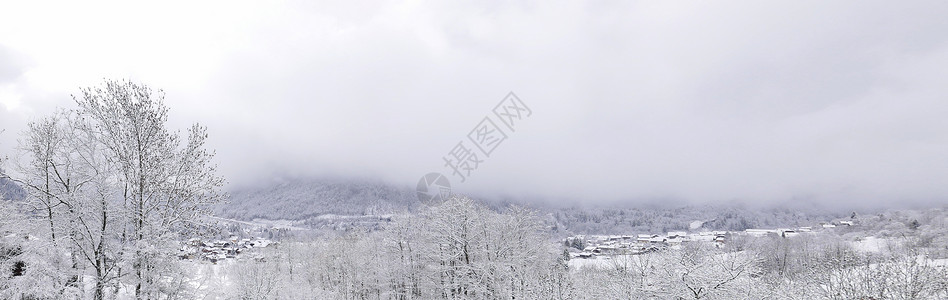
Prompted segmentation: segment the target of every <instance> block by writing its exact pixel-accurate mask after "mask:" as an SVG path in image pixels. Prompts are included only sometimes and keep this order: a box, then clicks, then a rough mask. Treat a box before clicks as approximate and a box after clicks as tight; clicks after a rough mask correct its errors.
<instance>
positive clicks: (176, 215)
mask: <svg viewBox="0 0 948 300" xmlns="http://www.w3.org/2000/svg"><path fill="white" fill-rule="evenodd" d="M74 99H75V100H76V103H77V104H78V105H79V109H78V110H76V112H77V114H78V115H80V116H81V117H82V118H83V120H84V122H81V123H79V125H81V128H80V129H81V131H83V132H85V133H86V134H87V135H88V136H89V137H90V138H91V139H92V140H91V141H90V142H93V143H96V144H98V145H101V146H102V148H103V149H104V155H105V159H106V161H107V164H108V165H111V166H113V168H111V169H112V170H114V171H115V172H114V174H112V175H113V176H110V177H111V178H112V179H114V181H115V187H116V189H114V190H111V191H109V192H108V193H102V196H103V197H112V196H116V197H117V198H119V199H120V201H121V206H120V207H121V210H120V212H121V213H122V214H123V221H124V222H123V225H124V226H120V227H117V228H116V229H117V230H120V235H121V237H122V239H121V242H122V243H123V245H124V246H125V248H127V250H128V251H126V252H125V253H126V254H130V255H131V257H129V259H130V261H131V265H130V267H131V274H132V275H133V277H132V281H133V284H134V286H135V295H136V296H137V297H138V298H142V299H156V298H159V297H160V295H161V294H163V293H164V292H163V291H162V286H161V284H162V282H163V281H162V276H163V275H164V276H168V275H171V274H174V273H175V272H174V271H171V270H169V269H168V267H169V266H171V265H173V261H169V260H170V259H172V258H171V257H172V255H171V254H173V253H169V251H173V250H174V247H173V246H174V244H173V243H174V241H175V240H176V239H177V238H178V237H179V236H178V234H179V233H180V232H181V231H182V229H184V228H188V227H190V226H191V222H193V221H195V220H196V219H197V218H198V217H200V216H202V215H204V214H206V213H207V212H208V209H209V206H210V205H211V204H214V203H217V202H219V201H220V200H222V199H223V194H222V193H221V192H220V187H221V186H222V185H223V179H222V178H221V177H219V176H218V175H217V172H216V166H215V165H214V164H213V163H212V161H211V159H212V158H213V156H214V154H213V152H209V151H208V150H207V149H205V142H206V139H207V133H206V128H204V127H202V126H200V125H197V124H195V125H194V126H192V127H191V128H190V129H189V131H188V139H187V141H186V142H184V143H182V139H181V137H179V136H178V134H177V133H176V132H172V131H171V130H170V129H169V128H168V127H167V124H166V123H167V121H168V108H167V107H166V106H165V104H164V93H163V92H162V91H153V90H152V89H151V88H149V87H147V86H145V85H141V84H137V83H132V82H124V81H106V82H105V84H104V85H103V86H101V87H95V88H86V89H83V90H82V95H81V96H79V97H74Z"/></svg>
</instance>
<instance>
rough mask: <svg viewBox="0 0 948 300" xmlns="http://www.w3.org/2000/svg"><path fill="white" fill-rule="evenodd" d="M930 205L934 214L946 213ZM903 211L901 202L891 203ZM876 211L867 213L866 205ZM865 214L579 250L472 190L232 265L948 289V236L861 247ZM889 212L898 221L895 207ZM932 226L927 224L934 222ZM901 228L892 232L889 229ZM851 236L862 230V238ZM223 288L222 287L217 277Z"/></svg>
mask: <svg viewBox="0 0 948 300" xmlns="http://www.w3.org/2000/svg"><path fill="white" fill-rule="evenodd" d="M939 211H940V210H936V212H924V213H921V214H923V215H928V216H930V217H931V218H926V219H924V220H925V222H935V220H941V221H937V222H944V219H945V217H946V215H945V214H943V213H941V214H939V213H937V212H939ZM890 214H895V213H890ZM908 215H914V213H908ZM862 218H864V219H865V218H866V217H862ZM860 222H866V223H869V224H867V227H864V228H867V229H869V230H870V231H868V232H861V234H862V235H861V236H857V235H856V234H857V230H858V228H859V226H855V227H852V228H840V230H833V231H824V232H820V233H818V234H811V235H801V236H797V237H793V238H782V237H778V236H769V237H760V238H754V237H749V236H741V235H732V236H731V240H729V241H728V242H727V244H726V245H724V246H723V247H719V246H715V245H714V244H713V243H702V242H693V243H685V244H683V245H682V247H681V248H673V249H668V250H662V251H656V252H650V253H646V254H641V255H634V256H613V257H612V258H611V259H606V260H602V259H600V260H593V259H575V261H570V258H569V255H568V253H567V252H566V249H564V248H563V246H562V243H561V242H557V239H555V238H553V236H554V235H553V234H551V231H550V229H551V228H550V227H549V226H548V225H547V223H546V222H544V221H543V220H542V218H539V217H537V215H536V214H535V213H533V212H531V211H530V210H524V209H517V208H510V209H509V210H506V211H501V212H498V211H496V210H494V209H490V208H488V207H487V206H485V205H484V204H482V203H480V202H476V201H473V200H471V199H468V198H455V199H451V200H449V201H446V202H444V203H441V204H439V205H432V206H427V207H423V208H421V209H420V212H419V213H418V214H417V215H404V216H401V217H398V218H396V220H395V221H394V223H393V224H392V225H391V227H389V228H386V229H385V230H382V231H373V232H364V233H357V234H349V235H345V236H342V237H338V238H330V239H325V240H317V241H309V242H285V243H283V244H282V245H281V246H280V247H279V248H277V249H272V252H270V253H269V254H268V255H269V256H268V257H267V258H266V259H265V260H262V261H248V262H242V263H237V264H234V265H232V266H231V267H229V268H228V269H227V271H226V272H225V273H226V275H224V276H227V278H230V279H231V280H233V282H232V284H233V287H234V288H233V289H232V290H230V291H228V292H227V293H225V294H223V295H221V296H223V297H225V298H227V297H232V298H242V299H326V298H328V299H944V298H945V297H948V269H946V262H948V253H946V251H945V249H948V248H946V246H948V244H943V243H941V242H940V241H941V240H937V239H936V241H938V242H937V243H935V242H933V243H929V244H928V245H927V246H922V245H921V244H920V243H919V241H920V240H923V239H925V236H926V235H927V234H926V233H924V230H925V229H931V228H934V227H936V226H942V225H943V224H942V223H937V222H935V223H927V224H925V225H921V226H919V227H918V228H917V229H915V230H911V229H907V230H908V231H904V232H901V233H900V234H901V237H900V238H899V239H887V240H885V241H886V243H885V246H884V247H882V248H883V249H876V250H872V251H866V250H865V249H859V247H854V242H855V244H858V240H860V239H863V238H866V237H868V236H872V235H874V234H876V233H884V231H875V228H877V226H881V227H886V226H885V225H882V224H875V223H874V222H875V221H874V220H869V219H865V220H860ZM879 222H897V223H901V221H900V220H899V219H884V220H880V221H879ZM926 226H928V227H926ZM889 233H891V232H889ZM848 238H854V239H852V240H850V239H848ZM211 289H213V288H211Z"/></svg>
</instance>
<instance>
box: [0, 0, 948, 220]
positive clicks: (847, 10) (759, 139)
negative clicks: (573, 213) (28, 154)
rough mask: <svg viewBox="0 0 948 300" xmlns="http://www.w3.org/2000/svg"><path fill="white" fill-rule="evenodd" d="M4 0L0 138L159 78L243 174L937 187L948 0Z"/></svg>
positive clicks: (914, 193)
mask: <svg viewBox="0 0 948 300" xmlns="http://www.w3.org/2000/svg"><path fill="white" fill-rule="evenodd" d="M260 2H261V1H248V2H241V1H222V2H217V3H214V2H208V1H180V2H179V1H162V2H158V3H148V4H131V3H129V2H127V1H115V2H102V3H91V4H89V3H82V4H80V3H74V2H63V3H46V2H45V1H5V0H4V1H2V2H0V3H2V4H0V128H4V129H6V130H7V131H6V132H5V133H3V134H0V153H3V154H7V155H10V154H12V151H13V148H14V146H15V144H16V138H17V137H16V136H17V134H18V133H19V132H20V131H22V130H23V128H24V126H25V124H26V122H28V121H29V120H31V119H33V118H37V117H39V116H43V115H45V114H48V113H49V112H50V111H51V110H52V109H53V108H54V107H57V106H60V107H73V104H72V102H71V98H70V96H69V95H70V94H73V93H77V91H78V89H79V87H84V86H90V85H95V84H98V83H100V82H101V81H102V78H114V79H122V78H126V79H131V80H134V81H138V82H142V83H145V84H148V85H150V86H152V87H155V88H162V89H164V90H165V92H166V94H167V99H166V103H167V105H168V106H169V107H170V108H171V123H172V124H171V125H172V126H173V127H174V128H185V127H186V126H187V125H188V124H191V123H193V122H199V123H202V124H204V125H207V126H208V127H209V132H210V134H211V141H210V142H211V146H212V147H213V148H214V149H216V150H217V153H218V156H217V157H218V162H219V164H220V169H221V170H222V172H223V173H224V174H223V175H225V176H226V177H227V178H228V179H229V180H230V181H231V183H232V185H242V184H246V183H250V182H254V181H259V180H269V178H272V177H273V176H275V175H279V174H282V176H346V177H363V178H379V179H383V180H386V181H388V182H391V183H396V184H402V185H406V186H409V185H411V186H414V184H415V183H416V182H417V181H418V179H419V178H420V177H421V176H422V175H424V174H425V173H428V172H441V173H444V174H448V175H450V173H451V170H450V169H449V168H446V167H445V166H444V161H443V159H442V157H445V156H448V155H449V152H450V151H451V150H452V148H453V147H454V146H455V145H456V144H457V143H458V142H459V141H462V140H465V139H466V138H467V134H468V133H469V132H470V131H471V130H472V129H473V128H474V127H475V126H476V125H478V123H479V122H480V121H481V120H482V119H483V118H484V117H485V116H488V115H490V114H491V110H492V108H494V106H495V105H496V104H497V103H498V102H499V101H500V100H501V99H503V98H504V96H505V95H506V94H507V93H508V92H510V91H513V92H515V93H516V94H517V95H518V96H519V97H520V99H522V100H523V102H524V103H526V105H527V106H529V108H530V109H531V110H532V114H531V115H530V117H527V118H526V119H524V120H522V122H520V123H518V124H517V125H516V128H515V129H516V132H512V133H510V135H509V136H508V139H507V140H504V141H503V142H502V143H501V144H500V145H499V146H498V147H497V148H496V149H495V151H494V152H493V153H492V154H491V156H490V157H488V158H483V157H482V158H483V160H484V161H483V162H482V163H480V164H479V166H478V168H477V170H474V171H473V172H472V173H471V176H470V177H469V178H468V179H467V180H466V181H465V182H463V183H462V182H460V179H459V178H458V177H455V176H452V177H449V179H450V180H451V183H452V185H453V186H454V188H455V190H456V191H460V192H468V193H499V194H506V195H513V196H524V197H526V196H531V197H555V198H568V199H573V201H630V202H631V201H643V200H648V199H653V200H654V199H678V200H683V201H698V202H703V201H733V200H737V201H746V202H767V203H771V202H788V201H799V200H811V201H824V202H832V203H861V204H866V203H875V204H895V203H910V202H919V203H939V204H941V203H948V17H946V16H948V2H945V1H910V2H897V3H896V2H880V1H784V2H770V1H766V2H764V1H744V2H727V1H714V2H692V3H687V4H688V5H684V4H685V3H681V2H671V1H662V2H659V1H652V2H626V1H616V2H610V1H595V2H589V3H586V4H584V2H581V1H536V2H534V1H502V2H491V1H468V2H451V3H450V4H441V3H437V2H436V3H429V2H422V1H406V2H392V1H389V2H382V1H339V2H335V3H333V2H325V3H315V2H312V1H270V2H267V3H260Z"/></svg>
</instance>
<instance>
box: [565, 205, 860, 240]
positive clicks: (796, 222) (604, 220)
mask: <svg viewBox="0 0 948 300" xmlns="http://www.w3.org/2000/svg"><path fill="white" fill-rule="evenodd" d="M546 211H549V215H550V216H551V222H553V223H554V224H555V226H556V229H557V230H559V231H564V232H567V233H569V234H636V233H663V232H668V231H678V230H688V229H689V228H690V226H691V225H692V223H693V222H695V221H697V222H700V224H701V226H700V228H703V229H704V230H728V231H742V230H745V229H748V228H777V227H796V226H813V225H815V224H818V223H819V222H828V221H831V220H834V219H836V218H840V217H843V216H844V215H842V214H836V213H831V212H821V211H815V210H811V211H800V210H790V209H781V208H769V209H761V210H753V209H748V208H743V207H737V206H728V205H710V204H709V205H697V206H684V207H678V208H667V207H666V208H660V207H643V208H596V207H574V208H561V209H549V210H546Z"/></svg>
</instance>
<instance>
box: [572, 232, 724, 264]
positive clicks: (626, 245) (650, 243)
mask: <svg viewBox="0 0 948 300" xmlns="http://www.w3.org/2000/svg"><path fill="white" fill-rule="evenodd" d="M727 235H728V232H727V231H705V232H698V233H693V234H689V233H688V232H685V231H671V232H668V233H666V234H664V235H662V234H639V235H609V236H604V235H590V236H583V235H580V236H573V237H569V238H567V241H566V242H567V243H568V244H569V243H571V240H579V241H582V244H584V245H586V246H585V247H584V248H583V249H582V251H579V252H573V253H571V254H570V256H571V257H573V258H592V257H594V256H597V255H630V254H631V255H636V254H642V253H647V252H652V251H659V250H663V249H666V248H670V247H671V248H675V247H680V246H681V244H682V243H686V242H693V241H694V242H699V241H700V242H711V243H715V244H717V245H723V244H724V242H725V241H726V240H727Z"/></svg>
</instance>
